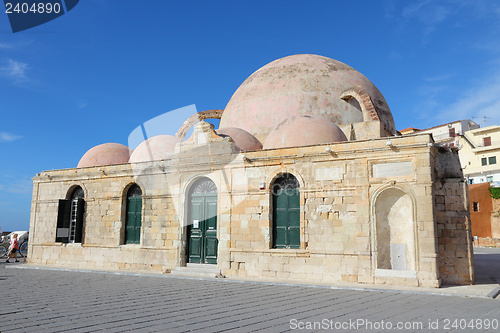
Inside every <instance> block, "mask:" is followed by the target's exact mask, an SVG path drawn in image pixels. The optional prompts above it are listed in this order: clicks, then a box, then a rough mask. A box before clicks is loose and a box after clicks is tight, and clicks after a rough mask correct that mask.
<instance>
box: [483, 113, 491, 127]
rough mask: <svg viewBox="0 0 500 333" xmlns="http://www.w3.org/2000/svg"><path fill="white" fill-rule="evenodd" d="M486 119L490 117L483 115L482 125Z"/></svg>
mask: <svg viewBox="0 0 500 333" xmlns="http://www.w3.org/2000/svg"><path fill="white" fill-rule="evenodd" d="M486 119H490V118H489V117H486V116H483V127H484V123H485V122H486Z"/></svg>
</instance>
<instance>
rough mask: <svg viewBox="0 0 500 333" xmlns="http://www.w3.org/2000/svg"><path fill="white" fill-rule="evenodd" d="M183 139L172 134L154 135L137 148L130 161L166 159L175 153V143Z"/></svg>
mask: <svg viewBox="0 0 500 333" xmlns="http://www.w3.org/2000/svg"><path fill="white" fill-rule="evenodd" d="M181 141H182V139H180V138H178V137H176V136H172V135H157V136H153V137H151V138H149V139H147V140H145V141H143V142H141V144H140V145H138V146H137V148H135V150H134V152H133V153H132V155H131V156H130V163H135V162H146V161H157V160H164V159H166V158H169V157H170V156H172V155H173V153H174V149H175V145H176V144H177V143H178V142H181Z"/></svg>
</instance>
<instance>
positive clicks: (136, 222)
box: [125, 197, 142, 244]
mask: <svg viewBox="0 0 500 333" xmlns="http://www.w3.org/2000/svg"><path fill="white" fill-rule="evenodd" d="M141 211H142V197H128V198H127V227H126V228H125V243H126V244H139V243H140V241H141Z"/></svg>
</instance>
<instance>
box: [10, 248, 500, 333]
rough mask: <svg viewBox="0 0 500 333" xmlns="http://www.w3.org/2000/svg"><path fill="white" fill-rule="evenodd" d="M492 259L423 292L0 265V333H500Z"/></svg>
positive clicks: (485, 254)
mask: <svg viewBox="0 0 500 333" xmlns="http://www.w3.org/2000/svg"><path fill="white" fill-rule="evenodd" d="M497 254H500V251H499V250H497V249H494V250H491V249H477V253H476V265H477V268H478V270H477V272H479V279H478V282H479V283H478V285H476V286H469V288H462V287H451V286H450V287H447V288H440V289H430V290H428V289H422V288H404V287H394V286H391V287H388V286H386V287H381V286H369V285H365V286H360V285H345V284H339V285H327V284H315V285H306V284H304V283H295V282H290V281H267V282H263V281H250V280H235V279H186V278H178V277H170V276H168V275H154V274H135V273H134V274H123V273H122V274H116V273H110V272H97V271H76V270H67V269H64V270H62V269H41V268H36V267H33V266H30V265H26V264H22V265H6V264H3V265H0V291H1V292H3V295H5V296H6V297H5V298H4V301H3V302H2V304H0V332H168V333H175V332H200V333H209V332H227V333H229V332H266V333H267V332H297V331H298V332H320V331H337V332H386V331H388V330H390V331H395V332H398V331H401V332H426V331H427V332H500V323H499V320H500V300H499V299H492V298H488V292H490V291H491V290H490V291H488V292H486V291H487V289H488V288H490V289H494V288H497V287H498V284H495V283H492V282H497V281H500V279H499V280H497V279H498V278H500V269H499V270H498V271H496V269H497V268H500V265H497V263H496V260H497V259H498V260H499V261H500V256H499V257H497V256H496V255H497ZM492 260H494V261H495V262H493V263H492V262H491V261H492ZM414 289H416V290H414ZM456 320H458V323H460V321H462V322H467V323H471V322H472V323H473V324H474V323H476V325H475V326H476V327H473V328H471V327H470V326H469V327H467V328H464V329H461V328H460V327H459V326H458V327H457V326H456V325H455V326H453V321H456ZM382 323H390V324H391V325H397V324H398V323H400V324H404V325H410V326H411V325H420V326H412V327H411V328H409V329H397V328H394V327H392V328H391V329H388V327H384V326H380V325H382ZM479 323H481V324H482V327H479V325H478V324H479ZM485 323H489V327H485V325H484V324H485ZM353 324H355V325H354V326H353ZM431 324H433V325H434V324H436V325H438V327H437V328H434V327H430V325H431ZM369 325H371V326H369ZM377 325H378V326H377ZM415 327H417V328H415ZM337 328H340V329H337Z"/></svg>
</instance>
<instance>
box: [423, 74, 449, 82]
mask: <svg viewBox="0 0 500 333" xmlns="http://www.w3.org/2000/svg"><path fill="white" fill-rule="evenodd" d="M450 77H451V75H449V74H444V75H438V76H432V77H424V81H426V82H435V81H444V80H448V79H449V78H450Z"/></svg>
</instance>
